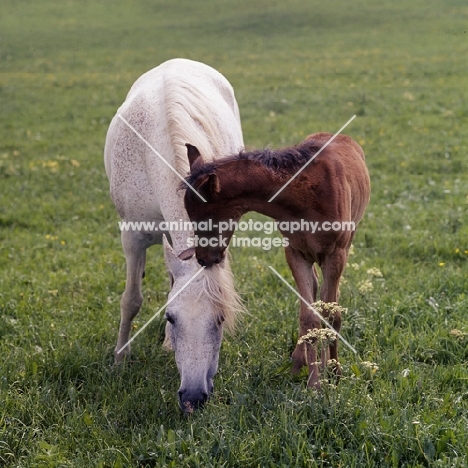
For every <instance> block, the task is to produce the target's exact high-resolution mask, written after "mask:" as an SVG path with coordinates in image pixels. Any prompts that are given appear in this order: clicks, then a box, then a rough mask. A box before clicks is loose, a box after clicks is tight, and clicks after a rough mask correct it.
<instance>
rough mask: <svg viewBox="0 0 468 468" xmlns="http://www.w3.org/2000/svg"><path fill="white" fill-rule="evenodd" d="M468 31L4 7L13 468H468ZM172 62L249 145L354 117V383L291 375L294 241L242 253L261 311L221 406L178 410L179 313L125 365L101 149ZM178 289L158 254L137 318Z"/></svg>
mask: <svg viewBox="0 0 468 468" xmlns="http://www.w3.org/2000/svg"><path fill="white" fill-rule="evenodd" d="M467 19H468V7H467V6H466V2H464V1H462V0H447V1H443V2H442V1H434V0H432V1H431V0H429V1H423V0H415V1H413V2H404V1H402V0H397V1H394V2H375V1H367V2H366V1H364V0H356V1H353V2H344V1H339V0H333V1H331V2H318V1H315V0H314V1H310V2H304V1H299V0H291V1H288V2H280V1H277V0H274V1H270V2H266V1H260V2H248V1H246V0H239V1H237V2H234V1H232V0H231V1H228V0H210V1H208V0H206V1H203V2H189V1H188V0H181V1H179V2H172V3H171V2H168V1H162V0H159V1H149V0H148V1H146V0H145V1H142V2H131V1H124V0H117V1H113V2H110V1H103V2H91V1H87V0H82V1H72V0H70V1H66V2H54V1H52V0H43V1H41V2H32V1H30V0H25V1H21V2H17V1H13V0H4V1H3V2H2V7H1V16H0V102H1V107H0V272H1V273H0V353H1V356H2V359H1V362H0V465H4V466H11V467H37V466H40V467H64V466H78V467H79V466H83V467H87V466H101V467H120V466H125V467H126V466H140V467H150V466H161V467H162V466H177V467H179V466H186V467H198V466H204V467H209V466H215V467H221V466H225V467H270V466H271V467H281V466H284V467H292V466H297V467H309V466H310V467H326V466H332V467H363V466H365V467H382V466H384V467H386V466H388V467H417V466H421V467H425V466H436V467H465V466H466V465H467V463H468V451H467V447H468V416H467V414H468V411H467V410H468V370H467V365H468V317H467V314H466V310H467V308H468V292H467V291H468V275H467V260H468V224H467V221H466V220H467V219H468V218H467V215H468V195H467V194H468V176H467V174H468V172H467V166H466V154H467V150H468V145H467V139H466V138H467V133H466V129H467V128H468V127H467V124H468V110H467V109H468V103H467V94H466V91H465V90H466V89H468V78H467V75H466V60H465V57H466V56H467V52H468V33H467V26H466V25H467ZM173 57H187V58H191V59H195V60H200V61H202V62H205V63H208V64H209V65H212V66H213V67H215V68H216V69H218V70H220V71H221V72H222V73H223V74H225V75H226V77H227V78H228V79H229V81H230V82H231V83H232V84H233V86H234V88H235V91H236V96H237V99H238V102H239V106H240V110H241V116H242V124H243V130H244V137H245V142H246V145H247V146H249V147H263V146H272V147H279V146H283V145H288V144H292V143H297V142H299V141H301V139H303V138H304V137H305V136H306V135H307V134H309V133H313V132H316V131H330V132H335V131H337V130H338V129H339V128H340V127H341V125H343V124H344V123H345V122H346V121H347V120H348V119H349V118H350V117H351V116H352V115H354V114H356V115H357V118H356V119H355V120H354V121H353V123H352V124H351V125H350V126H349V127H348V128H347V129H346V133H347V134H349V135H351V136H353V137H354V138H355V139H356V140H357V141H358V142H359V143H361V145H362V146H363V148H364V150H365V152H366V155H367V163H368V167H369V171H370V174H371V181H372V199H371V203H370V206H369V208H368V211H367V214H366V216H365V218H364V220H363V222H362V225H361V226H360V228H359V231H358V234H357V236H356V239H355V248H354V255H353V256H351V257H350V260H349V267H348V268H347V270H346V272H345V281H344V282H343V285H342V288H341V303H342V304H343V305H344V306H346V307H347V308H348V309H349V311H348V313H347V315H346V316H345V319H344V325H343V334H344V336H345V337H346V338H347V339H348V340H349V341H350V342H351V343H352V344H353V346H354V347H356V349H357V351H358V356H355V355H353V353H351V352H350V351H349V350H348V349H347V348H346V347H345V346H341V361H342V363H343V368H344V378H343V379H342V381H341V382H340V384H339V385H338V387H336V388H335V387H333V386H332V385H327V384H325V385H324V387H325V388H324V391H323V392H322V394H316V393H315V392H313V391H310V390H308V389H307V388H306V377H305V376H302V377H301V378H297V379H293V378H292V377H291V376H290V373H289V356H290V354H291V352H292V350H293V348H294V345H295V342H296V340H297V311H298V302H297V300H296V298H295V297H294V296H292V294H290V293H289V292H288V291H287V289H285V287H284V285H282V284H281V282H279V280H277V279H276V277H275V276H274V275H273V274H272V273H271V271H270V270H269V268H268V265H273V266H274V267H275V268H276V269H277V270H278V271H279V272H280V273H281V274H283V275H284V276H285V277H286V278H288V280H289V281H290V282H291V283H292V277H291V274H290V272H289V270H288V268H287V266H286V263H285V261H284V258H283V253H282V252H281V251H280V250H271V251H269V252H265V251H263V250H261V249H256V250H249V249H244V250H243V249H232V256H233V269H234V272H235V278H236V285H237V289H238V291H239V292H240V293H241V295H242V297H243V298H244V301H245V304H246V307H247V308H248V310H249V314H247V315H245V316H244V317H243V319H242V322H241V325H240V326H239V330H238V332H237V333H236V334H235V335H234V336H229V337H226V339H225V340H224V343H223V346H222V351H221V358H220V370H219V374H218V375H217V377H216V379H215V394H214V396H213V398H212V399H211V400H210V402H209V403H208V405H207V407H206V409H205V410H204V411H203V412H199V413H197V414H195V415H194V416H193V417H191V418H185V417H184V416H183V415H181V414H180V411H179V410H178V406H177V401H176V391H177V388H178V385H179V377H178V374H177V370H176V366H175V362H174V359H173V356H172V355H171V354H167V353H166V352H164V351H162V349H161V346H160V345H161V343H162V340H163V330H164V323H163V321H162V320H161V321H156V322H154V323H153V324H152V325H151V326H150V327H149V328H148V329H147V330H146V331H145V332H144V333H142V334H141V335H140V336H139V338H138V340H136V341H135V344H134V347H133V351H134V362H133V363H132V364H131V365H128V366H125V367H124V368H122V369H119V370H117V369H115V368H114V367H113V366H112V349H113V347H114V345H115V340H116V332H117V327H118V321H119V300H120V294H121V293H122V291H123V288H124V267H125V265H124V258H123V254H122V252H121V247H120V240H119V232H118V226H117V220H118V218H117V214H116V212H115V210H114V208H113V206H112V203H111V201H110V199H109V196H108V183H107V180H106V177H105V173H104V167H103V162H102V149H103V144H104V139H105V134H106V131H107V127H108V124H109V122H110V119H111V118H112V117H113V115H114V113H115V111H116V109H117V107H118V106H119V105H120V104H121V102H122V101H123V99H124V98H125V95H126V93H127V91H128V89H129V88H130V86H131V85H132V83H133V82H134V81H135V80H136V78H138V76H140V75H141V74H142V73H143V72H145V71H146V70H148V69H150V68H152V67H154V66H156V65H157V64H159V63H161V62H163V61H164V60H167V59H169V58H173ZM370 268H378V269H380V270H381V272H382V273H383V278H380V279H379V278H376V277H372V276H371V275H370V274H369V273H367V271H368V270H369V269H370ZM366 280H370V281H371V282H372V285H373V289H372V290H371V291H367V292H360V290H359V287H360V285H362V282H364V281H366ZM168 289H169V282H168V280H167V277H166V273H165V270H164V263H163V258H162V251H161V247H160V246H156V247H154V248H152V249H151V250H150V251H149V262H148V268H147V276H146V279H145V282H144V296H145V304H144V306H143V308H142V311H141V313H140V315H139V316H138V318H137V320H136V321H135V324H136V327H141V326H142V325H143V324H144V323H145V322H146V320H148V319H149V318H150V317H151V316H152V314H153V313H154V311H155V310H157V308H159V307H160V306H161V305H163V304H164V303H165V301H166V297H167V292H168ZM453 330H460V331H461V332H462V333H461V334H459V335H458V336H457V335H456V333H455V332H453ZM361 361H371V362H374V363H376V364H377V366H378V367H379V369H378V370H377V372H376V373H374V374H373V373H371V372H370V371H368V370H366V368H365V367H364V365H363V364H362V362H361Z"/></svg>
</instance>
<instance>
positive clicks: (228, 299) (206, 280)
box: [163, 252, 245, 350]
mask: <svg viewBox="0 0 468 468" xmlns="http://www.w3.org/2000/svg"><path fill="white" fill-rule="evenodd" d="M227 255H229V252H227ZM201 276H202V278H203V287H202V288H201V290H200V293H199V297H200V296H202V295H203V296H205V297H208V298H209V299H210V300H211V302H212V303H213V305H214V309H215V311H214V314H215V318H216V319H217V320H222V322H223V324H224V330H226V331H227V332H229V333H232V332H234V330H235V328H236V322H237V318H238V316H239V314H241V313H242V312H245V308H244V306H243V304H242V301H241V298H240V296H239V295H238V294H237V292H236V290H235V288H234V277H233V275H232V272H231V268H230V266H229V262H227V261H226V262H224V264H223V266H220V265H213V266H212V267H211V268H205V270H204V271H203V272H202V273H201ZM163 348H165V349H168V350H170V349H172V344H171V340H170V336H169V335H168V334H166V336H165V339H164V343H163Z"/></svg>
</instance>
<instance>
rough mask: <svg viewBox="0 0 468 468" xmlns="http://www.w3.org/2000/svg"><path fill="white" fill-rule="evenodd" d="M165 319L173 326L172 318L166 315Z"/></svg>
mask: <svg viewBox="0 0 468 468" xmlns="http://www.w3.org/2000/svg"><path fill="white" fill-rule="evenodd" d="M165 317H166V320H167V321H168V322H169V323H170V324H171V325H174V322H175V320H174V317H172V316H171V315H168V314H166V315H165Z"/></svg>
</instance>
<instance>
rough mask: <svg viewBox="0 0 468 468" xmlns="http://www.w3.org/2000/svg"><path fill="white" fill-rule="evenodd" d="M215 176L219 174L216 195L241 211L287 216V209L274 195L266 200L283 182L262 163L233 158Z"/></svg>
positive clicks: (270, 215)
mask: <svg viewBox="0 0 468 468" xmlns="http://www.w3.org/2000/svg"><path fill="white" fill-rule="evenodd" d="M231 165H232V166H231ZM218 176H221V177H220V187H221V192H220V194H219V195H220V196H221V198H222V199H223V200H226V201H227V200H229V201H228V203H232V205H235V206H237V207H238V208H239V211H242V214H245V213H247V212H249V211H256V212H258V213H261V214H263V215H265V216H269V217H271V218H275V219H278V218H285V217H288V211H287V210H286V208H285V207H283V206H282V204H281V203H279V202H278V200H277V199H276V198H275V199H274V200H272V201H271V202H269V200H270V198H272V197H273V196H274V195H275V194H276V193H277V192H278V191H279V190H281V188H282V187H283V186H284V184H285V183H286V181H285V180H284V179H283V178H280V177H278V176H275V173H274V172H273V171H271V170H269V169H268V168H266V167H264V166H263V165H262V164H261V163H259V162H256V161H252V160H250V161H248V160H247V161H242V160H240V161H235V162H233V163H231V164H227V165H226V166H225V168H224V171H223V172H222V174H221V173H219V172H218Z"/></svg>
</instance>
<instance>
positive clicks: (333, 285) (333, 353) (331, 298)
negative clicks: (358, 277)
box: [320, 249, 348, 377]
mask: <svg viewBox="0 0 468 468" xmlns="http://www.w3.org/2000/svg"><path fill="white" fill-rule="evenodd" d="M347 258H348V254H347V251H346V250H345V249H337V250H335V251H334V252H333V253H331V254H330V255H328V256H327V257H326V258H325V261H324V262H323V264H322V265H321V269H322V272H323V285H322V288H321V291H320V299H321V300H322V301H323V302H338V299H339V295H340V293H339V285H340V278H341V275H342V273H343V270H344V268H345V265H346V261H347ZM323 316H324V319H325V320H327V321H328V323H329V324H330V325H331V326H332V327H333V329H334V330H336V331H337V332H338V333H339V332H340V330H341V312H340V311H339V310H332V311H324V312H323ZM322 349H326V348H322ZM329 360H331V361H332V362H333V371H334V373H335V375H336V376H337V377H339V376H340V375H341V367H340V365H339V363H338V337H337V338H336V340H334V341H333V342H331V344H330V345H329V347H328V349H326V351H325V353H323V352H322V366H323V367H326V366H327V363H328V361H329Z"/></svg>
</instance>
